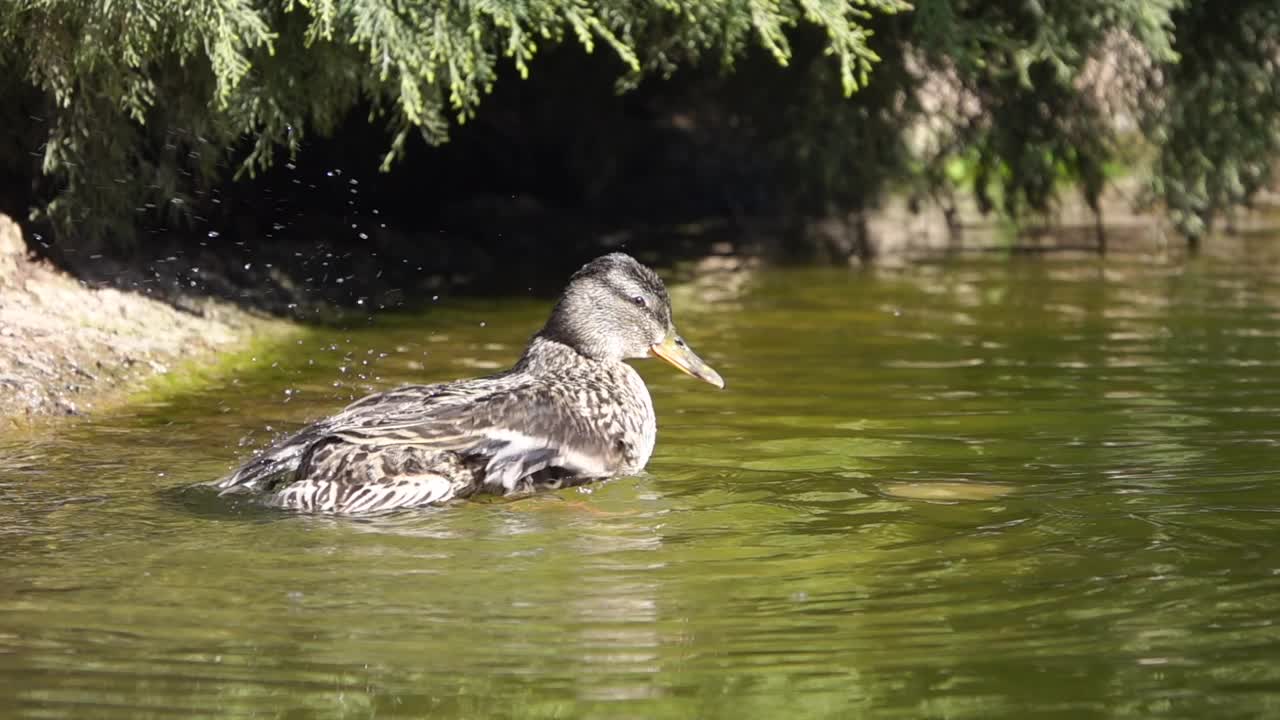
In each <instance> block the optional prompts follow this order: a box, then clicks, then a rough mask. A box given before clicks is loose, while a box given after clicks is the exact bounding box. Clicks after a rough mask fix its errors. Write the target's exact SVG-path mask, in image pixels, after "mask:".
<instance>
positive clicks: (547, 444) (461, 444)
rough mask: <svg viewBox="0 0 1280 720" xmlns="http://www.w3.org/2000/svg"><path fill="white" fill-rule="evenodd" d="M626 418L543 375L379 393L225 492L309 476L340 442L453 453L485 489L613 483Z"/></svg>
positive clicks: (307, 432) (300, 437)
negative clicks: (531, 482)
mask: <svg viewBox="0 0 1280 720" xmlns="http://www.w3.org/2000/svg"><path fill="white" fill-rule="evenodd" d="M622 422H623V418H622V417H621V412H620V411H618V410H617V408H615V407H614V406H613V405H611V404H610V403H608V402H602V401H600V399H598V398H594V397H593V395H592V394H591V393H590V392H584V391H581V390H572V389H569V388H567V387H566V386H562V385H558V384H555V383H548V382H545V381H541V380H537V379H527V378H526V379H521V380H517V379H514V378H512V377H511V376H503V375H499V376H495V377H492V378H481V379H477V380H469V381H465V382H460V383H449V384H442V385H416V386H406V387H402V388H397V389H395V390H390V391H387V392H384V393H378V394H375V395H370V396H368V397H366V398H363V399H361V400H359V401H357V402H355V403H353V404H351V405H349V406H347V408H346V409H344V410H343V411H342V412H341V413H338V414H337V415H334V416H332V417H330V418H326V419H324V420H321V421H320V422H317V423H315V424H314V425H311V426H308V427H306V428H304V429H303V430H301V431H299V432H298V433H297V434H296V435H294V436H292V437H290V438H287V439H286V440H284V441H283V442H281V443H279V444H277V445H276V446H274V447H272V448H270V449H269V450H268V451H266V452H264V453H263V454H262V455H260V456H258V457H257V458H254V460H252V461H250V462H249V463H247V464H246V465H245V466H244V467H242V468H241V469H240V470H238V471H236V472H235V473H233V474H232V475H231V476H229V477H228V478H226V479H225V480H223V481H222V482H221V483H219V487H222V488H224V491H225V490H227V489H233V488H244V489H253V490H258V489H265V488H267V487H272V486H279V485H280V484H281V480H284V481H286V482H288V481H291V480H301V479H304V478H305V477H307V476H309V475H310V474H311V470H312V469H313V467H312V466H313V464H314V462H313V461H314V459H315V458H314V456H313V454H312V451H313V450H315V449H317V448H320V447H322V446H325V445H332V444H333V443H334V442H337V443H340V444H350V445H355V446H362V447H363V449H364V450H366V451H377V450H379V449H382V448H391V447H413V448H417V449H418V450H420V451H425V450H431V451H436V452H452V453H454V454H456V455H457V456H458V457H460V458H464V459H466V460H467V461H468V462H469V463H472V462H473V463H475V464H476V465H478V466H481V467H483V471H482V472H481V473H479V475H480V477H482V479H483V480H482V481H483V483H484V484H485V485H488V486H490V487H492V488H493V489H494V490H497V489H498V488H501V489H502V491H504V492H510V491H512V490H514V489H515V488H516V486H517V485H518V484H519V482H520V481H521V480H522V479H524V478H526V477H529V476H530V475H532V474H534V473H536V472H538V471H540V470H543V469H546V468H549V467H554V468H559V469H561V470H562V471H564V472H565V473H566V474H568V475H572V476H577V477H605V476H608V475H612V474H614V473H615V472H617V471H618V469H619V468H620V467H621V466H622V465H623V463H624V462H625V451H626V447H625V445H624V444H623V443H622V441H621V440H618V439H616V438H622V437H624V435H625V433H624V432H623V426H622ZM314 469H315V470H321V471H323V468H320V467H315V468H314ZM321 474H323V472H321Z"/></svg>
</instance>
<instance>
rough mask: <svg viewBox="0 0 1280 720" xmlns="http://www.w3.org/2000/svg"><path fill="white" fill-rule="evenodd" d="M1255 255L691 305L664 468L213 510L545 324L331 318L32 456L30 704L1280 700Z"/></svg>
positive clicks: (1090, 711) (1268, 285)
mask: <svg viewBox="0 0 1280 720" xmlns="http://www.w3.org/2000/svg"><path fill="white" fill-rule="evenodd" d="M1275 277H1277V276H1276V275H1275V274H1274V273H1273V272H1270V271H1268V270H1266V269H1263V268H1254V267H1250V266H1248V265H1246V264H1243V263H1230V262H1212V261H1198V262H1194V263H1191V264H1186V265H1177V266H1168V267H1148V266H1144V265H1140V264H1136V263H1132V264H1130V263H1125V262H1121V261H1111V262H1108V263H1101V262H1095V261H1088V262H1085V263H1079V264H1072V265H1062V264H1055V263H1053V262H1039V261H1034V262H1012V263H1005V262H998V263H970V264H953V265H926V266H920V267H914V268H908V269H901V270H880V271H864V272H854V273H849V272H845V271H837V270H770V271H764V270H750V271H746V272H738V273H734V274H732V275H731V276H725V277H722V278H719V279H716V278H712V279H703V280H701V281H699V282H698V283H693V284H689V285H685V286H682V287H678V288H675V289H674V291H673V295H674V296H675V302H676V306H677V309H678V313H679V316H680V317H679V319H680V321H681V325H682V329H683V330H684V331H685V333H686V335H687V337H689V338H690V340H691V341H692V342H693V344H694V345H695V346H696V347H698V348H699V349H700V350H702V351H703V352H704V355H705V356H706V358H707V360H708V361H709V362H710V363H712V364H713V365H715V366H716V367H717V368H718V369H720V370H721V371H722V372H723V374H724V375H725V377H726V379H727V380H728V381H729V389H728V390H726V391H724V392H720V393H717V392H713V391H709V390H708V389H707V388H705V387H703V386H700V385H698V384H696V383H695V382H694V381H692V380H689V379H688V378H684V377H683V376H680V375H678V374H676V373H674V372H671V371H669V370H668V369H666V368H662V367H656V366H652V365H642V366H641V369H642V372H644V374H645V375H646V377H647V378H649V379H650V382H651V387H652V388H653V391H654V396H655V402H656V404H657V406H658V412H659V418H660V438H659V443H658V449H657V453H656V454H655V457H654V459H653V462H652V464H651V466H650V468H649V472H648V473H647V474H645V475H644V476H641V477H634V478H621V479H617V480H614V481H611V482H607V483H603V484H600V485H596V486H591V487H586V488H579V489H575V490H567V491H564V492H560V493H556V494H550V495H543V496H538V497H534V498H528V499H524V500H520V501H514V502H512V501H502V500H494V501H488V502H474V503H469V504H463V505H454V506H450V507H446V508H439V509H433V510H428V511H422V512H412V513H400V514H393V515H389V516H385V517H378V518H369V519H334V518H323V517H303V516H293V515H287V514H281V513H277V512H274V511H271V510H267V509H263V508H261V507H258V506H256V505H254V504H252V503H245V502H240V503H238V504H231V503H228V502H227V501H226V500H225V499H221V498H217V497H214V496H213V495H212V494H211V493H209V492H207V491H205V490H203V489H199V488H194V489H193V488H192V487H191V486H192V485H193V484H194V483H197V482H200V481H204V480H209V479H212V478H214V477H216V476H218V475H219V474H221V473H222V472H224V471H225V470H226V469H228V468H229V467H231V466H232V465H233V464H235V462H236V460H237V459H238V458H240V457H242V456H243V455H244V454H245V453H247V452H249V451H250V450H251V448H252V447H255V446H259V445H262V444H265V443H267V442H269V441H270V439H271V438H272V437H274V436H276V435H278V434H279V433H283V432H287V431H289V430H291V429H293V428H296V427H297V426H299V425H300V424H301V423H303V422H305V421H306V420H308V419H310V418H313V417H315V416H317V415H320V414H323V413H326V412H331V411H332V410H333V409H335V408H336V407H338V406H340V405H341V404H342V403H344V402H346V401H347V400H348V399H350V398H351V397H354V396H358V395H361V394H363V393H365V392H367V391H369V390H372V389H375V388H381V387H386V386H388V385H393V384H396V383H400V382H407V381H423V380H435V379H444V378H451V377H457V376H464V375H472V374H475V373H477V372H483V371H487V370H488V369H489V368H494V367H501V366H505V365H507V364H509V363H510V362H511V361H512V360H513V359H514V357H515V355H516V354H517V353H518V352H519V347H520V346H521V345H522V343H523V341H524V339H525V338H526V336H527V335H528V334H529V333H530V332H531V331H532V330H533V329H535V328H536V327H537V326H538V325H539V324H540V322H541V320H542V315H543V313H545V311H546V305H545V303H541V302H534V301H526V300H518V301H484V302H481V301H474V302H467V303H455V304H445V303H440V304H437V305H436V306H433V308H432V310H431V311H430V312H428V313H426V314H424V315H421V316H417V317H399V318H386V319H384V320H383V321H381V322H380V323H379V324H377V325H375V326H373V327H364V328H357V329H351V330H316V331H313V332H310V333H309V334H307V335H305V336H303V337H302V338H300V339H298V340H291V341H290V342H289V343H287V344H285V345H283V346H282V347H280V348H277V349H276V350H275V351H273V352H270V353H260V354H259V356H258V357H256V358H252V359H247V360H246V361H245V362H244V363H242V364H236V365H233V366H231V367H230V369H228V370H227V371H226V373H224V374H223V375H221V376H219V377H218V378H217V379H216V380H215V381H214V382H212V383H211V384H210V385H209V386H208V387H202V388H201V389H199V390H197V391H179V390H177V389H174V390H168V391H165V390H161V391H159V392H157V393H155V394H153V395H152V396H149V397H148V398H145V402H140V403H139V404H137V405H136V406H134V407H133V409H132V410H131V411H129V412H125V413H121V414H120V415H118V416H114V417H104V418H99V419H97V420H96V421H94V422H92V423H86V424H82V425H76V426H71V427H69V428H67V429H65V430H64V431H62V432H60V433H59V434H58V435H57V436H56V437H51V438H46V439H43V440H39V441H31V440H30V439H26V440H22V441H19V440H16V439H14V440H9V441H0V498H2V499H3V502H0V550H2V552H0V716H5V717H10V716H13V717H120V718H139V717H171V716H178V717H191V716H197V715H199V716H205V715H209V714H212V713H221V714H227V715H233V716H242V715H243V716H267V717H281V716H288V717H305V716H311V715H320V716H351V717H371V716H377V717H423V716H426V715H431V716H433V717H436V716H438V717H448V716H457V717H495V716H496V717H507V716H511V717H601V718H617V717H635V718H663V717H672V718H675V717H682V718H683V717H708V718H715V717H725V718H728V717H733V718H740V717H826V716H875V717H891V718H892V717H901V718H918V717H948V718H964V717H972V718H986V717H993V716H1009V717H1032V716H1046V717H1048V716H1051V717H1096V716H1116V715H1119V716H1134V717H1162V716H1167V717H1187V716H1211V717H1242V716H1255V717H1256V716H1270V715H1275V714H1276V713H1277V712H1280V629H1277V627H1276V624H1275V620H1274V618H1276V617H1277V616H1280V560H1278V559H1277V558H1280V555H1278V554H1277V553H1276V552H1275V544H1276V538H1277V537H1280V535H1277V531H1278V530H1280V482H1277V480H1280V478H1277V472H1278V471H1277V469H1276V468H1277V466H1278V465H1277V457H1278V456H1277V452H1278V449H1277V446H1278V445H1280V425H1277V423H1276V420H1275V418H1276V417H1277V414H1278V412H1280V345H1277V338H1280V281H1277V280H1275V279H1273V278H1275Z"/></svg>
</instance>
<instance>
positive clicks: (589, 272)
mask: <svg viewBox="0 0 1280 720" xmlns="http://www.w3.org/2000/svg"><path fill="white" fill-rule="evenodd" d="M540 334H541V335H542V336H543V337H546V338H549V339H552V340H555V341H557V342H561V343H564V344H565V345H568V346H569V347H571V348H573V349H574V350H577V351H578V352H579V353H582V354H583V355H586V356H587V357H590V358H595V359H597V360H625V359H628V358H644V357H658V358H661V359H663V360H666V361H667V362H669V363H671V364H672V365H674V366H676V367H677V368H679V369H680V370H683V371H684V372H686V373H688V374H689V375H692V376H693V377H696V378H698V379H699V380H703V381H705V382H708V383H711V384H712V385H715V386H716V387H718V388H723V387H724V380H722V379H721V378H720V374H719V373H717V372H716V371H715V370H713V369H711V366H709V365H707V364H706V363H704V362H703V361H702V359H701V358H699V357H698V355H697V354H696V353H694V352H693V349H692V348H690V347H689V345H688V344H687V343H686V342H685V341H684V338H682V337H680V334H679V333H677V332H676V326H675V323H673V322H672V320H671V298H670V297H669V296H668V295H667V289H666V287H664V286H663V284H662V279H661V278H659V277H658V275H657V273H655V272H654V271H652V270H650V269H649V268H647V267H645V266H644V265H641V264H640V263H639V262H637V261H636V260H635V258H633V257H631V256H630V255H626V254H624V253H611V254H609V255H604V256H602V257H598V258H596V259H595V260H592V261H591V262H589V263H587V264H586V265H584V266H582V269H581V270H579V271H578V272H576V273H574V274H573V277H572V278H570V279H569V286H568V287H566V288H565V290H564V294H563V295H561V296H560V301H559V302H557V303H556V307H555V309H554V310H552V312H551V319H549V320H547V325H546V327H545V328H543V330H542V332H541V333H540Z"/></svg>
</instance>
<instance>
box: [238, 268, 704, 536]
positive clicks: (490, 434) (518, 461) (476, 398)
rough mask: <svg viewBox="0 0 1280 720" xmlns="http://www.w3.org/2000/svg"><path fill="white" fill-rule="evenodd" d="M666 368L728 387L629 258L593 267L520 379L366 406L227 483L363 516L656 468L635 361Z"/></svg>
mask: <svg viewBox="0 0 1280 720" xmlns="http://www.w3.org/2000/svg"><path fill="white" fill-rule="evenodd" d="M650 357H653V358H658V359H661V360H664V361H666V362H667V363H670V364H671V365H673V366H675V367H676V368H677V369H679V370H680V371H682V372H684V373H686V374H688V375H690V376H692V377H694V378H697V379H699V380H702V381H704V382H707V383H709V384H711V385H713V386H715V387H717V388H720V389H723V388H724V380H723V379H722V378H721V377H720V374H719V373H717V372H716V371H715V370H714V369H712V368H711V366H709V365H708V364H707V363H706V362H704V361H703V360H702V359H701V358H700V357H699V356H698V355H697V353H695V352H694V351H693V349H692V348H691V347H690V346H689V344H688V343H687V342H685V340H684V339H683V338H682V337H681V336H680V334H679V333H678V332H677V331H676V326H675V323H674V321H673V319H672V309H671V298H670V296H669V295H668V294H667V290H666V287H665V286H664V285H663V282H662V279H661V278H660V277H659V276H658V274H657V273H655V272H654V271H653V270H652V269H651V268H649V267H646V266H645V265H643V264H641V263H640V262H638V261H637V260H636V259H635V258H633V257H631V256H630V255H627V254H625V253H620V252H615V253H611V254H608V255H604V256H602V257H598V258H596V259H594V260H592V261H591V262H588V263H587V264H586V265H584V266H582V268H581V269H579V270H578V271H577V272H575V273H574V274H573V275H572V277H570V279H569V282H568V285H567V286H566V287H565V289H564V291H563V292H562V293H561V295H560V297H559V299H558V300H557V301H556V303H555V305H554V307H553V309H552V311H551V315H550V317H549V318H548V319H547V321H546V324H545V325H544V326H543V327H542V329H541V330H539V331H538V332H536V333H535V334H534V335H533V336H532V338H531V339H530V340H529V342H528V344H527V346H526V347H525V349H524V353H523V354H522V355H521V356H520V359H519V360H518V361H517V362H516V363H515V365H514V366H512V367H511V368H510V369H509V370H506V371H503V372H500V373H497V374H495V375H490V376H487V377H480V378H472V379H466V380H456V381H453V382H446V383H437V384H430V385H406V386H402V387H398V388H395V389H392V390H387V391H384V392H379V393H375V394H372V395H368V396H366V397H364V398H361V399H359V400H357V401H355V402H353V403H351V404H350V405H348V406H347V407H346V408H345V409H343V410H342V411H341V412H339V413H338V414H336V415H333V416H330V417H327V418H324V419H321V420H319V421H316V422H314V423H312V424H310V425H307V426H306V427H304V428H302V429H301V430H299V431H297V432H295V433H294V434H292V435H290V436H288V437H285V438H284V439H282V440H280V441H278V442H276V443H275V444H273V445H272V446H270V447H268V448H267V449H265V450H264V451H262V452H260V453H259V454H257V455H256V456H255V457H253V458H252V459H250V460H248V461H247V462H245V463H244V464H243V465H241V466H240V467H239V468H237V469H236V470H234V471H233V472H231V473H230V474H229V475H227V476H226V477H224V478H222V479H220V480H218V481H216V482H215V483H214V485H215V486H216V488H217V489H218V490H219V493H220V494H222V495H233V494H250V495H252V496H255V497H258V498H260V499H264V500H265V501H266V503H267V504H269V505H273V506H276V507H280V508H284V509H288V510H295V511H301V512H310V513H326V514H338V515H355V514H364V513H378V512H385V511H390V510H400V509H408V508H420V507H425V506H433V505H440V504H443V503H447V502H449V501H452V500H457V499H462V498H468V497H471V496H474V495H478V494H492V495H501V496H515V495H521V494H527V493H533V492H537V491H541V490H551V489H558V488H563V487H570V486H574V485H581V484H584V483H588V482H593V481H597V480H602V479H606V478H611V477H615V476H621V475H633V474H636V473H639V472H640V471H641V470H643V469H644V467H645V465H646V464H647V463H648V462H649V457H650V456H651V455H652V454H653V449H654V444H655V442H656V440H657V420H656V416H655V414H654V408H653V401H652V399H651V397H650V395H649V390H648V387H647V386H646V385H645V382H644V380H643V379H642V378H641V377H640V374H639V373H637V372H636V370H635V368H633V367H632V366H631V365H630V364H628V362H627V361H628V360H635V359H642V358H650Z"/></svg>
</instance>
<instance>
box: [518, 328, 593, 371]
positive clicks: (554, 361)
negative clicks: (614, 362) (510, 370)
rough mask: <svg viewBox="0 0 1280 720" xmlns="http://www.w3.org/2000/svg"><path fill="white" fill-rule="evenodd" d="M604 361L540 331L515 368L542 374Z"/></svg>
mask: <svg viewBox="0 0 1280 720" xmlns="http://www.w3.org/2000/svg"><path fill="white" fill-rule="evenodd" d="M602 362H604V361H601V360H594V359H592V358H589V357H587V356H586V355H583V354H582V353H580V352H578V351H577V350H574V349H573V348H572V347H569V346H568V345H566V344H564V343H562V342H560V341H559V340H553V339H551V338H549V337H547V336H545V335H543V334H542V333H539V334H537V335H534V336H533V339H532V340H530V341H529V346H528V347H526V348H525V349H524V355H521V356H520V360H519V361H518V362H516V366H515V368H514V369H515V370H520V371H523V372H527V373H533V374H535V375H540V374H543V373H547V372H552V371H562V370H565V369H566V368H571V367H582V366H586V365H598V364H601V363H602Z"/></svg>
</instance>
